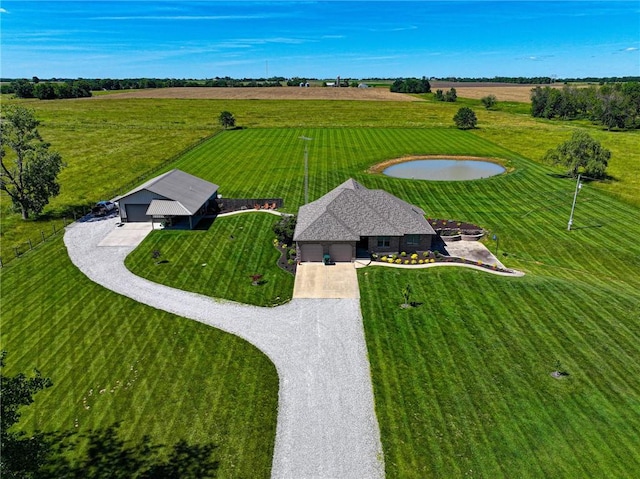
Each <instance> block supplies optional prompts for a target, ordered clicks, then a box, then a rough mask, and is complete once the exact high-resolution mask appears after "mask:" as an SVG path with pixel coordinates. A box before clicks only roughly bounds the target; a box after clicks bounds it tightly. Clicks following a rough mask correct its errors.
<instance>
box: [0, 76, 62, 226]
mask: <svg viewBox="0 0 640 479" xmlns="http://www.w3.org/2000/svg"><path fill="white" fill-rule="evenodd" d="M39 85H41V83H40V84H39ZM39 124H40V122H39V121H38V120H37V119H36V117H35V116H34V112H33V110H28V109H26V108H24V107H21V106H17V107H7V111H6V114H5V116H4V118H2V119H1V120H0V162H1V163H2V165H1V168H2V169H1V170H0V190H2V191H4V192H6V193H7V194H8V195H9V197H10V198H11V201H12V202H13V205H14V207H15V208H16V209H18V210H20V211H21V213H22V219H27V218H29V214H30V213H34V214H39V213H41V212H42V210H43V209H44V207H45V206H46V205H47V204H48V203H49V198H51V197H54V196H57V195H58V193H60V185H59V184H58V173H60V170H61V169H62V168H63V167H64V166H65V165H64V163H63V162H62V158H61V157H60V155H59V154H58V153H57V152H55V151H49V146H50V145H49V144H48V143H45V142H44V141H43V140H42V138H41V137H40V133H39V132H38V125H39ZM7 149H8V150H9V152H7ZM5 157H6V158H5Z"/></svg>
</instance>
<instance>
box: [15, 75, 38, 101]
mask: <svg viewBox="0 0 640 479" xmlns="http://www.w3.org/2000/svg"><path fill="white" fill-rule="evenodd" d="M11 86H12V87H13V91H14V93H15V95H16V97H18V98H33V84H32V83H31V82H30V81H29V80H27V79H25V78H21V79H20V80H16V81H13V82H11Z"/></svg>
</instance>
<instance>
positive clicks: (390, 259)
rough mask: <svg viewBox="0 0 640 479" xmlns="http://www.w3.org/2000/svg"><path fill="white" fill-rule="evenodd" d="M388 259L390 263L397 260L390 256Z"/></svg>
mask: <svg viewBox="0 0 640 479" xmlns="http://www.w3.org/2000/svg"><path fill="white" fill-rule="evenodd" d="M387 261H388V262H389V263H393V262H394V261H395V260H394V259H393V258H389V259H388V260H387Z"/></svg>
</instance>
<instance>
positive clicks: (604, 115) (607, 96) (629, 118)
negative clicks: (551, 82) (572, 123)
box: [531, 82, 640, 130]
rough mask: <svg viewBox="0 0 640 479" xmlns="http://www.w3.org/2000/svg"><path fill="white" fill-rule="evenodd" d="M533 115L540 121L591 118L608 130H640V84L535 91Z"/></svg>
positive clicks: (532, 96) (533, 91)
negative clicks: (542, 119)
mask: <svg viewBox="0 0 640 479" xmlns="http://www.w3.org/2000/svg"><path fill="white" fill-rule="evenodd" d="M531 115H532V116H534V117H536V118H547V119H561V120H576V119H587V120H591V121H594V122H596V123H600V124H602V125H603V126H604V127H606V128H607V129H609V130H611V129H612V128H618V129H623V130H630V129H637V128H640V82H627V83H613V84H608V83H607V84H604V85H602V86H598V87H596V86H590V87H586V88H577V87H573V86H568V85H565V86H564V87H563V88H562V89H557V88H551V87H548V86H547V87H536V88H534V89H533V90H531Z"/></svg>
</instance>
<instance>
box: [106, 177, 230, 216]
mask: <svg viewBox="0 0 640 479" xmlns="http://www.w3.org/2000/svg"><path fill="white" fill-rule="evenodd" d="M218 188H219V187H218V185H216V184H214V183H210V182H208V181H205V180H203V179H201V178H198V177H197V176H193V175H190V174H189V173H185V172H184V171H181V170H177V169H175V170H171V171H168V172H167V173H164V174H162V175H160V176H156V177H155V178H152V179H151V180H149V181H147V182H146V183H143V184H142V185H140V186H138V187H137V188H135V189H133V190H131V191H129V192H128V193H126V194H124V195H122V196H121V197H120V198H119V199H121V198H125V197H127V196H130V195H132V194H134V193H137V192H138V191H142V190H148V191H151V192H153V193H156V194H158V195H161V196H163V197H165V198H167V199H168V200H172V201H175V202H177V203H179V204H180V206H181V207H182V208H184V209H185V210H186V211H187V212H188V214H190V215H194V214H196V213H197V212H198V210H199V209H200V207H201V206H202V205H203V204H204V203H205V202H206V201H207V200H208V199H209V198H211V197H212V196H213V195H214V194H215V193H216V191H218Z"/></svg>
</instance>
